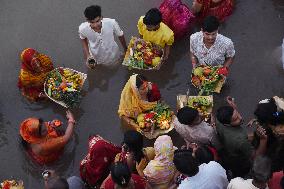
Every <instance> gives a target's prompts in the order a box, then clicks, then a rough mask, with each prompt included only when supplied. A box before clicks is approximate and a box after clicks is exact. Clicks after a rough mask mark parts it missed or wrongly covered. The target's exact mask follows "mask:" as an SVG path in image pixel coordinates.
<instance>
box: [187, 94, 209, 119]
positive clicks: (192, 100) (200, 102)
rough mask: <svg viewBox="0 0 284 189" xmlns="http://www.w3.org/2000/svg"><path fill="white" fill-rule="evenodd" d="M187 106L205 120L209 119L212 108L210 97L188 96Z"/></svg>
mask: <svg viewBox="0 0 284 189" xmlns="http://www.w3.org/2000/svg"><path fill="white" fill-rule="evenodd" d="M187 106H189V107H191V108H194V109H196V110H198V112H200V113H201V114H202V115H203V116H204V118H205V120H207V119H209V117H210V114H211V112H212V108H213V97H212V96H190V97H188V102H187Z"/></svg>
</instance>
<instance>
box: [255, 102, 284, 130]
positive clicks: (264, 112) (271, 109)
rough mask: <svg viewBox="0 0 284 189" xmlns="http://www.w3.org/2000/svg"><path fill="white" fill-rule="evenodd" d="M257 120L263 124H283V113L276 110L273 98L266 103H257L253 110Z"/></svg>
mask: <svg viewBox="0 0 284 189" xmlns="http://www.w3.org/2000/svg"><path fill="white" fill-rule="evenodd" d="M254 115H255V116H256V119H257V121H258V122H259V123H260V124H261V125H263V124H271V125H278V124H284V113H283V112H277V106H276V104H275V100H274V99H273V98H271V99H269V102H268V103H261V104H258V105H257V107H256V110H255V111H254Z"/></svg>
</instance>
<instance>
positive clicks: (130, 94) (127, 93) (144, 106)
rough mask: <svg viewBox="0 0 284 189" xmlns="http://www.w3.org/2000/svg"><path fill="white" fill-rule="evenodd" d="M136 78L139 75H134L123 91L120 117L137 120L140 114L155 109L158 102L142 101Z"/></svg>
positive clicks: (119, 111)
mask: <svg viewBox="0 0 284 189" xmlns="http://www.w3.org/2000/svg"><path fill="white" fill-rule="evenodd" d="M136 76H137V74H135V75H132V76H131V77H130V78H129V80H128V81H127V83H126V85H125V86H124V89H123V90H122V93H121V97H120V103H119V108H118V115H119V116H120V117H121V116H123V115H124V116H127V117H130V118H136V117H137V116H138V114H140V113H142V112H145V111H147V110H151V109H153V108H154V107H155V105H156V104H157V102H148V101H144V100H142V99H141V97H140V94H139V92H138V89H137V87H136Z"/></svg>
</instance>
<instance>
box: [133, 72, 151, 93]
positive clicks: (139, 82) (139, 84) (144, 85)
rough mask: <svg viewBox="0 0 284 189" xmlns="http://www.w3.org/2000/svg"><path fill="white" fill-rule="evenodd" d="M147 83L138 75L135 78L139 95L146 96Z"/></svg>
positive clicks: (147, 90) (144, 78)
mask: <svg viewBox="0 0 284 189" xmlns="http://www.w3.org/2000/svg"><path fill="white" fill-rule="evenodd" d="M148 85H149V82H148V81H147V78H146V77H144V76H143V75H140V74H138V75H137V76H136V87H137V89H138V91H139V94H140V95H142V96H143V95H147V94H148V92H149V86H148Z"/></svg>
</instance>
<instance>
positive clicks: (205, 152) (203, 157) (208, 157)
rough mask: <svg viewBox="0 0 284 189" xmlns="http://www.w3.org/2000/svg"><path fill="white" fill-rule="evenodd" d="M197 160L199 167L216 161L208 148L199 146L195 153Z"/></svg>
mask: <svg viewBox="0 0 284 189" xmlns="http://www.w3.org/2000/svg"><path fill="white" fill-rule="evenodd" d="M195 158H196V160H197V161H198V163H199V165H200V164H202V163H209V162H210V161H214V155H213V154H212V152H211V151H210V149H209V147H208V146H205V145H203V146H199V147H198V148H197V150H196V151H195Z"/></svg>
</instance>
